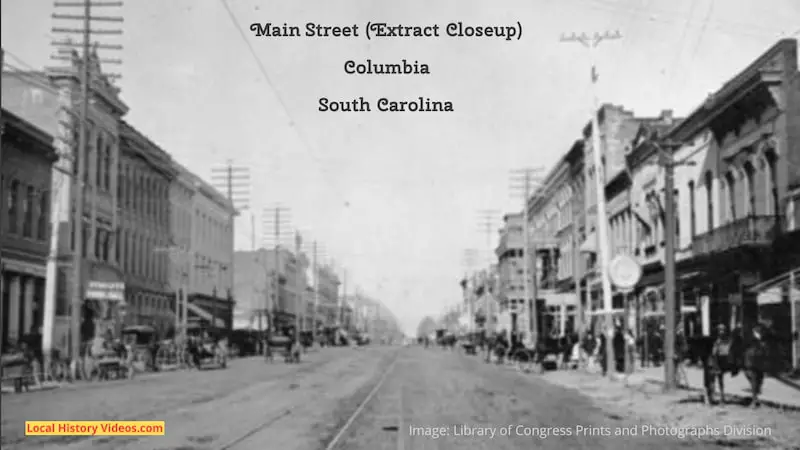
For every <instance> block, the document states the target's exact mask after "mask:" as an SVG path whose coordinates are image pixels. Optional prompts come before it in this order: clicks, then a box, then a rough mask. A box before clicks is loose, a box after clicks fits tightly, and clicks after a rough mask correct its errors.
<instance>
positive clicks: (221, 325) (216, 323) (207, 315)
mask: <svg viewBox="0 0 800 450" xmlns="http://www.w3.org/2000/svg"><path fill="white" fill-rule="evenodd" d="M186 306H187V307H188V308H189V311H191V312H193V313H195V314H197V315H198V316H200V317H202V318H203V319H205V320H207V321H209V322H211V321H212V319H216V320H214V326H215V327H218V328H224V327H225V321H224V320H222V319H220V318H219V317H216V318H215V317H214V316H213V315H212V314H211V313H209V312H208V311H206V310H205V309H203V308H201V307H199V306H197V305H195V304H193V303H189V304H187V305H186Z"/></svg>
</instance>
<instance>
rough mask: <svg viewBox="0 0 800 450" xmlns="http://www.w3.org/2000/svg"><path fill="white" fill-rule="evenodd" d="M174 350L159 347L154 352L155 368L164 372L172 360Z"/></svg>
mask: <svg viewBox="0 0 800 450" xmlns="http://www.w3.org/2000/svg"><path fill="white" fill-rule="evenodd" d="M173 355H174V350H173V349H172V348H171V347H160V348H159V349H158V350H156V361H155V363H156V367H157V368H158V370H159V371H162V370H164V368H165V367H166V366H167V365H169V363H170V362H171V360H172V359H173Z"/></svg>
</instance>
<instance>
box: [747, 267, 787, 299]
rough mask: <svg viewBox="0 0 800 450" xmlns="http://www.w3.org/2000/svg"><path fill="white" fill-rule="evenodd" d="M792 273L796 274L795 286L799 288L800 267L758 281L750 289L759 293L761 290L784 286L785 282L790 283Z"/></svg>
mask: <svg viewBox="0 0 800 450" xmlns="http://www.w3.org/2000/svg"><path fill="white" fill-rule="evenodd" d="M792 275H794V282H795V285H796V286H795V288H798V287H799V286H800V267H797V268H794V269H792V270H790V271H788V272H785V273H782V274H780V275H778V276H777V277H773V278H770V279H769V280H767V281H764V282H761V283H758V284H757V285H755V286H752V287H751V288H750V289H749V291H750V292H752V293H754V294H758V293H759V292H763V291H766V290H768V289H771V288H774V287H779V286H781V287H782V286H783V285H784V284H786V283H789V281H790V280H791V278H792Z"/></svg>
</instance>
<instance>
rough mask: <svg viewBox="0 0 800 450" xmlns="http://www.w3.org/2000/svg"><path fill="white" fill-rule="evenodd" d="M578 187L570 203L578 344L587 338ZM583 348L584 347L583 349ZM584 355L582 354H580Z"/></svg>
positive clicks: (573, 190) (575, 187)
mask: <svg viewBox="0 0 800 450" xmlns="http://www.w3.org/2000/svg"><path fill="white" fill-rule="evenodd" d="M577 188H578V187H577V186H572V195H571V196H570V203H571V205H570V206H571V208H572V279H573V280H575V301H576V302H577V305H576V307H577V317H576V320H575V322H576V323H577V325H578V342H580V343H583V340H584V339H585V337H586V327H585V321H586V318H585V311H584V309H583V294H582V292H581V280H583V274H582V273H581V272H582V268H583V264H582V261H581V249H580V245H581V242H580V241H581V240H580V234H579V230H578V216H580V212H581V205H580V204H579V202H578V198H579V197H578V189H577ZM581 348H582V347H581ZM580 354H581V355H583V353H582V352H580Z"/></svg>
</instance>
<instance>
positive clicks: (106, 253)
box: [102, 230, 111, 262]
mask: <svg viewBox="0 0 800 450" xmlns="http://www.w3.org/2000/svg"><path fill="white" fill-rule="evenodd" d="M102 250H103V261H105V262H111V258H110V257H111V233H109V232H108V230H104V231H103V248H102Z"/></svg>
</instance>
